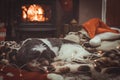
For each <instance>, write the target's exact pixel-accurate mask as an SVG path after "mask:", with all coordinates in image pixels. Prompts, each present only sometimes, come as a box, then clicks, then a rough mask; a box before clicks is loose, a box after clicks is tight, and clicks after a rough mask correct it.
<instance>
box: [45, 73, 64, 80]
mask: <svg viewBox="0 0 120 80" xmlns="http://www.w3.org/2000/svg"><path fill="white" fill-rule="evenodd" d="M47 78H48V79H50V80H64V78H63V77H62V76H61V75H59V74H54V73H50V74H48V75H47Z"/></svg>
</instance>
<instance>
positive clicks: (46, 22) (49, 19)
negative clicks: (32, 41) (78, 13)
mask: <svg viewBox="0 0 120 80" xmlns="http://www.w3.org/2000/svg"><path fill="white" fill-rule="evenodd" d="M55 6H56V0H21V1H20V5H19V9H20V11H19V12H18V14H19V16H18V21H17V26H16V32H17V33H16V35H17V38H18V39H21V38H22V39H25V38H28V37H55V36H56V35H55V34H56V26H55V25H56V22H55V21H56V20H55V14H56V9H55V8H56V7H55Z"/></svg>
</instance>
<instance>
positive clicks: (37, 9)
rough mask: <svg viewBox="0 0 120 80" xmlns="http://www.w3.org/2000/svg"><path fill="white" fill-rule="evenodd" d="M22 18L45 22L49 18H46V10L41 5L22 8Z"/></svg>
mask: <svg viewBox="0 0 120 80" xmlns="http://www.w3.org/2000/svg"><path fill="white" fill-rule="evenodd" d="M22 9H23V11H22V14H23V15H22V17H23V19H24V20H28V21H45V20H47V19H48V18H45V16H44V9H43V8H42V7H41V6H40V5H36V4H33V5H30V6H29V7H27V6H22Z"/></svg>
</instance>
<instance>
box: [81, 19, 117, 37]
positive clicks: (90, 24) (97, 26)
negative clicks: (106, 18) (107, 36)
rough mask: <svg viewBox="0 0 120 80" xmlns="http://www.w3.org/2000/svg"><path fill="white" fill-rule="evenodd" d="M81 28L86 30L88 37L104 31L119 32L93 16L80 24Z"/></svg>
mask: <svg viewBox="0 0 120 80" xmlns="http://www.w3.org/2000/svg"><path fill="white" fill-rule="evenodd" d="M82 26H83V28H84V29H85V30H86V31H87V32H88V34H89V36H90V38H93V37H94V36H95V35H96V34H100V33H104V32H113V33H119V31H117V30H114V29H111V28H110V27H109V26H108V25H106V24H105V23H104V22H102V21H101V20H100V19H99V18H93V19H90V20H88V21H87V22H85V23H83V24H82Z"/></svg>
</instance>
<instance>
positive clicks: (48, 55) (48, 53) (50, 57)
mask: <svg viewBox="0 0 120 80" xmlns="http://www.w3.org/2000/svg"><path fill="white" fill-rule="evenodd" d="M41 57H44V58H46V59H48V60H49V61H50V62H52V61H53V59H54V57H55V53H54V52H53V51H52V50H50V49H47V50H44V51H43V53H42V54H41Z"/></svg>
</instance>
